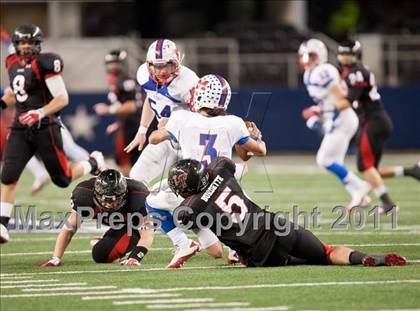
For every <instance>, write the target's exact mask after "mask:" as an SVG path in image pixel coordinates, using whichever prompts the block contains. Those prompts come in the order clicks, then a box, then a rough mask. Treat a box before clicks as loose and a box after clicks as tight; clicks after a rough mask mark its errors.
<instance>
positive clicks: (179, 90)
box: [125, 39, 199, 261]
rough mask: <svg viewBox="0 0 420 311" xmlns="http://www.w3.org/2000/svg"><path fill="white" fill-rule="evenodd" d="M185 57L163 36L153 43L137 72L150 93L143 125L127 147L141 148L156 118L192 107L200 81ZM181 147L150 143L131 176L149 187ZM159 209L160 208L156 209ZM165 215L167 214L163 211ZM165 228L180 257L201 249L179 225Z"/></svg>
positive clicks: (173, 160)
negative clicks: (191, 98)
mask: <svg viewBox="0 0 420 311" xmlns="http://www.w3.org/2000/svg"><path fill="white" fill-rule="evenodd" d="M181 63H182V57H181V55H180V52H179V50H178V48H177V46H176V45H175V43H174V42H172V41H170V40H168V39H160V40H157V41H155V42H153V43H152V44H151V45H150V47H149V49H148V51H147V56H146V62H145V63H144V64H142V65H141V66H140V67H139V69H138V71H137V81H138V83H139V84H140V85H141V87H142V88H143V90H144V91H145V92H146V94H147V97H146V98H145V100H144V104H143V109H142V115H141V120H140V127H139V129H138V132H137V134H136V136H135V138H134V139H133V141H132V142H131V143H130V144H129V145H128V146H127V147H126V148H125V151H127V152H131V151H132V150H134V149H135V148H138V150H141V149H142V148H143V146H144V144H145V142H146V133H147V131H148V128H149V126H150V124H151V122H152V120H153V119H154V118H156V120H157V121H158V122H159V124H160V126H162V125H163V124H164V123H165V121H166V120H167V118H169V117H170V115H171V113H172V112H173V111H175V110H181V109H188V104H189V102H190V96H191V94H190V92H191V90H192V88H193V87H194V86H195V85H196V84H197V81H198V77H197V75H196V74H195V73H194V72H193V71H192V70H191V69H189V68H187V67H185V66H183V65H182V64H181ZM178 154H179V148H178V146H176V144H173V143H171V142H170V141H165V142H164V143H162V144H158V145H152V144H149V145H147V146H146V147H145V149H144V150H143V151H142V153H141V155H140V157H139V158H138V160H137V162H136V163H135V164H134V166H133V168H132V169H131V171H130V177H131V178H133V179H135V180H139V181H141V182H143V183H144V184H145V185H146V186H149V183H150V182H151V181H152V180H153V179H154V178H156V177H158V176H161V174H163V172H164V170H165V168H166V167H169V166H170V165H172V164H173V163H174V162H176V161H177V160H178V158H179V155H178ZM155 212H156V211H155ZM162 218H163V219H165V218H166V214H165V213H162ZM161 229H162V230H163V231H164V232H165V233H166V234H168V236H169V237H170V239H171V240H172V243H173V245H174V246H175V247H176V249H177V251H176V253H175V256H174V260H175V261H176V260H177V258H180V257H181V258H189V257H191V256H193V255H194V254H195V253H196V252H197V251H198V249H199V245H198V244H197V243H196V242H194V241H193V240H190V239H188V237H187V236H186V234H185V233H184V232H183V231H182V230H179V228H170V227H166V225H165V224H164V223H162V227H161Z"/></svg>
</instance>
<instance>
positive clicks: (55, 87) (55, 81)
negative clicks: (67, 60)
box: [45, 75, 68, 97]
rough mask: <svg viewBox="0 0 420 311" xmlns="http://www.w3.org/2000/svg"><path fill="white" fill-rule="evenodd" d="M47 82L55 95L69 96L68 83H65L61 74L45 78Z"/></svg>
mask: <svg viewBox="0 0 420 311" xmlns="http://www.w3.org/2000/svg"><path fill="white" fill-rule="evenodd" d="M45 84H46V85H47V87H48V90H49V91H50V93H51V95H52V96H53V97H57V96H59V95H65V96H67V97H68V94H67V89H66V85H65V84H64V80H63V77H62V76H61V75H53V76H50V77H49V78H47V79H46V80H45Z"/></svg>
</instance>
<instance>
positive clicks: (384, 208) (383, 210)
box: [378, 204, 400, 215]
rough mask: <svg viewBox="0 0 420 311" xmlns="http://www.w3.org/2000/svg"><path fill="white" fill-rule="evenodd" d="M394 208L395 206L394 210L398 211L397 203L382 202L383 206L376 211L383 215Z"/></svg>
mask: <svg viewBox="0 0 420 311" xmlns="http://www.w3.org/2000/svg"><path fill="white" fill-rule="evenodd" d="M394 208H395V212H397V213H398V212H399V211H400V207H399V206H398V205H388V204H384V205H383V206H380V207H379V209H378V213H379V215H385V214H387V213H389V212H390V211H391V210H392V209H394Z"/></svg>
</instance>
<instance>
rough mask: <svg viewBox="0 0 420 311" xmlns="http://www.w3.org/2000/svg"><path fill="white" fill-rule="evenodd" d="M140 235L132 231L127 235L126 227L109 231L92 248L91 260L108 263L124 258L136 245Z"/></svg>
mask: <svg viewBox="0 0 420 311" xmlns="http://www.w3.org/2000/svg"><path fill="white" fill-rule="evenodd" d="M139 239H140V234H139V232H138V231H137V230H133V231H132V234H131V235H129V234H128V230H127V227H126V226H124V227H123V228H121V229H119V230H115V229H109V230H108V231H107V232H106V233H105V234H104V236H103V237H102V238H101V239H100V240H99V241H98V242H97V243H95V245H94V246H93V248H92V258H93V260H94V261H95V262H97V263H108V262H113V261H115V260H118V259H119V258H121V257H124V256H125V254H127V253H128V252H130V251H131V250H132V249H133V248H134V247H135V246H136V245H137V243H138V241H139Z"/></svg>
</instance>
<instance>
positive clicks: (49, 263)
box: [37, 257, 61, 268]
mask: <svg viewBox="0 0 420 311" xmlns="http://www.w3.org/2000/svg"><path fill="white" fill-rule="evenodd" d="M37 266H38V267H43V268H45V267H58V266H61V259H60V258H58V257H52V258H51V259H50V260H47V261H45V262H41V263H39V264H37Z"/></svg>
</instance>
